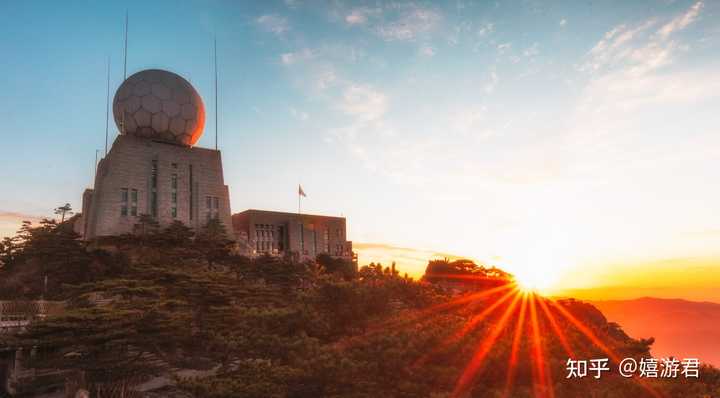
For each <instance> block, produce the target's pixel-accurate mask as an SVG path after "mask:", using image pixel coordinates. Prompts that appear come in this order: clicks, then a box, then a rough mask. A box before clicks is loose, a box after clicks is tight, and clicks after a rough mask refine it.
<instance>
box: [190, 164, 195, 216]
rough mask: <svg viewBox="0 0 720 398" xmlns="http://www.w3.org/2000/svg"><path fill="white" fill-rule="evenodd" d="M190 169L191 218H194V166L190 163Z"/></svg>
mask: <svg viewBox="0 0 720 398" xmlns="http://www.w3.org/2000/svg"><path fill="white" fill-rule="evenodd" d="M189 171H190V176H189V178H190V195H189V199H190V220H192V219H193V213H194V212H195V203H194V202H193V197H194V195H193V167H192V165H190V167H189Z"/></svg>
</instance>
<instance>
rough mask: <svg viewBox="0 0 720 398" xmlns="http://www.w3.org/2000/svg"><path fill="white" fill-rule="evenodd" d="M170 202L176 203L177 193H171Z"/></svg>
mask: <svg viewBox="0 0 720 398" xmlns="http://www.w3.org/2000/svg"><path fill="white" fill-rule="evenodd" d="M172 202H173V203H177V192H173V193H172Z"/></svg>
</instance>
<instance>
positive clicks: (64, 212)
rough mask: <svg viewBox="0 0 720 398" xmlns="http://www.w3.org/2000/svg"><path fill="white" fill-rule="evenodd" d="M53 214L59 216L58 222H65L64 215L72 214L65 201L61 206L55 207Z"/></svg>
mask: <svg viewBox="0 0 720 398" xmlns="http://www.w3.org/2000/svg"><path fill="white" fill-rule="evenodd" d="M55 214H57V215H59V216H60V222H61V223H63V222H65V215H67V214H73V212H72V207H71V206H70V203H65V204H64V205H63V206H60V207H56V208H55Z"/></svg>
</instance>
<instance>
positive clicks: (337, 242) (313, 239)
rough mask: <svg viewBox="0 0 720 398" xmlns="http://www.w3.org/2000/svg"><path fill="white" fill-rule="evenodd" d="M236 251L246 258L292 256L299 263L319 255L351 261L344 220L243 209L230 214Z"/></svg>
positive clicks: (351, 256) (350, 248)
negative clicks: (246, 256)
mask: <svg viewBox="0 0 720 398" xmlns="http://www.w3.org/2000/svg"><path fill="white" fill-rule="evenodd" d="M232 225H233V231H234V233H235V237H236V239H237V242H238V246H239V250H240V252H241V253H242V254H245V255H248V256H251V257H252V256H257V255H261V254H270V255H279V256H282V255H293V256H297V257H298V258H299V259H300V260H305V259H314V258H315V257H316V256H317V255H318V254H322V253H325V254H329V255H331V256H333V257H341V258H347V259H353V251H352V242H351V241H348V240H347V229H346V222H345V218H344V217H329V216H319V215H311V214H298V213H284V212H279V211H266V210H254V209H250V210H245V211H243V212H241V213H236V214H233V216H232Z"/></svg>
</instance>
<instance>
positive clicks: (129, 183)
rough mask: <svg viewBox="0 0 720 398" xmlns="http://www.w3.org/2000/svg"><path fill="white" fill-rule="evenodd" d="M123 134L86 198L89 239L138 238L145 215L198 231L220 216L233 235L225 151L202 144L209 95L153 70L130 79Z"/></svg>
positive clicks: (83, 226) (119, 112) (122, 97)
mask: <svg viewBox="0 0 720 398" xmlns="http://www.w3.org/2000/svg"><path fill="white" fill-rule="evenodd" d="M113 117H114V119H115V124H116V125H117V127H118V131H119V133H120V134H119V135H118V136H117V138H116V139H115V141H114V142H113V144H112V148H111V149H110V151H109V152H108V153H107V154H106V156H105V157H104V158H103V159H101V160H100V163H99V164H98V166H97V170H96V175H95V183H94V186H93V188H92V189H87V190H86V191H85V192H84V193H83V204H82V218H81V219H80V220H78V222H77V223H76V227H77V229H79V231H78V232H80V233H81V235H82V236H83V237H84V238H85V239H93V238H96V237H100V236H111V235H121V234H126V233H134V232H136V230H137V229H138V228H139V227H140V224H139V221H140V217H141V216H142V215H149V216H151V217H152V218H153V219H154V220H155V221H157V223H158V224H159V225H160V227H165V226H168V225H170V224H171V223H172V222H174V221H181V222H182V223H183V224H185V225H187V226H190V227H192V228H195V229H198V228H201V227H203V226H205V225H206V224H207V222H208V221H209V220H210V219H212V218H216V219H219V220H220V222H222V223H223V224H224V225H225V227H226V228H227V229H228V231H230V226H231V218H230V195H229V193H228V187H227V185H225V182H224V179H223V168H222V160H221V157H220V152H219V151H217V150H212V149H207V148H198V147H194V146H193V145H195V143H196V142H197V141H198V139H199V138H200V136H201V135H202V132H203V127H204V124H205V108H204V106H203V102H202V98H200V95H199V94H198V93H197V91H195V89H194V88H193V87H192V85H190V83H189V82H188V81H187V80H185V79H184V78H182V77H181V76H179V75H177V74H175V73H172V72H168V71H165V70H159V69H148V70H143V71H140V72H137V73H135V74H133V75H132V76H130V77H128V78H127V79H126V80H125V81H124V82H123V83H122V84H121V85H120V87H119V88H118V89H117V92H116V93H115V97H114V99H113Z"/></svg>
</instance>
